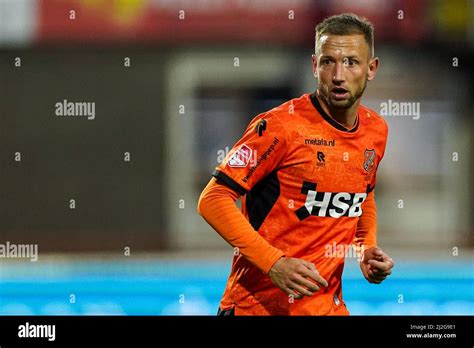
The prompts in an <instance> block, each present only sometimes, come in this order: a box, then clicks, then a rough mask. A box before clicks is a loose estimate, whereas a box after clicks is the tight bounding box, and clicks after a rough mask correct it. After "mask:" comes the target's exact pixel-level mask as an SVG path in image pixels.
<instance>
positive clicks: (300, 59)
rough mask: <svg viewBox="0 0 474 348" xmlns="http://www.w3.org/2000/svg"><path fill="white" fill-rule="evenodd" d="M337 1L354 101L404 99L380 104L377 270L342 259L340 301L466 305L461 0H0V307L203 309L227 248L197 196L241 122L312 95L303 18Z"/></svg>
mask: <svg viewBox="0 0 474 348" xmlns="http://www.w3.org/2000/svg"><path fill="white" fill-rule="evenodd" d="M342 12H354V13H356V14H358V15H362V16H366V17H367V18H368V19H369V20H371V21H372V22H373V23H374V25H375V51H376V55H377V56H378V57H380V59H381V66H380V69H379V72H378V75H377V78H376V79H375V81H373V82H371V83H369V85H368V88H367V90H366V94H365V97H364V102H363V103H364V104H365V105H367V106H369V107H371V108H373V109H374V110H375V111H377V112H379V113H381V112H383V110H382V109H383V107H384V105H388V104H389V103H392V104H393V103H415V104H413V105H418V106H419V114H415V113H414V111H413V112H411V113H408V114H407V115H398V116H397V115H396V113H395V112H390V110H389V112H388V113H386V114H385V115H384V117H385V119H386V120H387V122H388V124H389V141H388V146H387V151H386V154H385V158H384V160H383V161H382V164H381V167H380V169H379V173H378V184H377V191H376V195H377V205H378V231H379V232H378V234H379V245H380V246H381V247H382V248H383V249H384V250H385V251H386V252H387V253H388V254H390V255H391V256H392V257H393V258H394V259H395V261H396V268H395V269H394V274H393V275H392V276H391V278H390V279H389V280H388V281H386V282H385V283H384V284H382V285H371V284H368V283H367V282H366V281H365V279H363V277H362V275H361V274H360V271H359V270H358V266H357V260H356V259H355V258H350V257H349V258H348V259H347V267H346V270H345V272H344V278H343V279H344V280H343V284H344V285H343V291H344V298H345V301H346V303H347V307H348V309H349V311H350V312H351V313H352V314H364V315H365V314H368V315H390V314H409V315H412V314H413V315H414V314H442V315H450V314H469V315H472V314H474V268H473V255H474V253H473V250H474V249H473V248H474V219H473V216H474V208H473V206H474V188H473V179H472V174H473V172H474V152H473V151H472V150H473V137H474V125H473V116H474V115H473V112H472V110H473V107H474V105H473V100H474V99H473V97H474V95H473V94H474V93H473V92H474V89H473V76H474V74H473V72H474V71H473V70H474V65H473V64H472V62H473V51H474V6H473V3H472V1H468V0H454V1H448V0H446V1H441V0H433V1H425V0H418V1H409V0H386V1H378V0H358V1H355V0H353V1H348V0H326V1H309V0H274V1H269V0H228V1H226V0H177V1H170V0H69V1H67V0H0V168H1V170H0V314H2V315H12V314H33V315H41V314H46V315H50V314H51V315H54V314H74V315H75V314H78V315H81V314H130V315H136V314H149V315H165V314H171V315H181V314H204V315H208V314H210V315H213V314H215V313H216V311H217V306H218V302H219V299H220V296H221V295H222V293H223V291H224V287H225V283H226V279H227V276H228V273H229V271H230V266H231V259H232V248H231V247H230V246H228V245H227V244H226V243H225V242H224V241H223V240H222V239H221V238H220V237H219V236H218V235H217V233H216V232H214V231H213V230H212V228H210V227H209V226H208V225H207V224H206V223H205V222H204V220H203V219H202V218H201V217H200V216H199V215H198V214H197V213H196V205H197V200H198V197H199V194H200V192H201V190H202V189H203V188H204V186H205V185H206V183H207V182H208V180H209V179H210V175H211V173H212V171H213V170H214V168H215V166H217V165H218V164H219V162H220V161H222V160H223V158H224V156H225V154H226V153H227V152H228V151H229V149H231V148H232V146H233V144H234V143H235V142H236V141H237V140H238V138H239V137H240V135H241V134H242V132H243V131H244V129H245V128H246V125H247V124H248V122H249V121H250V120H251V119H252V118H253V117H254V116H255V115H257V114H258V113H260V112H263V111H265V110H268V109H270V108H272V107H275V106H277V105H279V104H280V103H282V102H284V101H286V100H288V99H291V98H295V97H299V96H300V95H301V94H303V93H311V92H313V91H314V89H315V86H316V82H315V80H314V78H313V76H312V70H311V54H312V52H313V50H314V27H315V25H316V24H317V23H318V22H319V21H321V20H322V19H323V18H325V17H327V16H329V15H333V14H338V13H342ZM64 101H66V102H87V103H94V106H95V115H94V118H93V119H92V118H91V119H89V118H88V117H76V116H74V117H66V116H57V106H56V105H57V103H61V104H63V102H64ZM392 111H393V110H392ZM12 244H15V245H20V244H25V245H37V247H38V260H37V261H31V260H30V259H29V258H26V257H15V256H12V253H10V254H8V253H7V252H6V249H8V248H9V245H10V246H11V245H12ZM2 245H4V247H3V249H2ZM2 250H3V253H2Z"/></svg>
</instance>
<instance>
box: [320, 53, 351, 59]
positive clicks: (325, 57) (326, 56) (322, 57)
mask: <svg viewBox="0 0 474 348" xmlns="http://www.w3.org/2000/svg"><path fill="white" fill-rule="evenodd" d="M327 58H329V59H334V57H333V56H328V55H326V54H325V55H322V56H321V57H320V58H319V59H327ZM343 59H360V57H359V56H357V55H350V56H345V57H343Z"/></svg>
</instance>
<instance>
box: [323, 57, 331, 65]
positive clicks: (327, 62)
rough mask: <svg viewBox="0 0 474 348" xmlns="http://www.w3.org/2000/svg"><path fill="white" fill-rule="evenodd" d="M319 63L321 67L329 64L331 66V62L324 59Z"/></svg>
mask: <svg viewBox="0 0 474 348" xmlns="http://www.w3.org/2000/svg"><path fill="white" fill-rule="evenodd" d="M321 63H322V64H323V65H329V64H331V60H330V59H327V58H325V59H323V60H322V61H321Z"/></svg>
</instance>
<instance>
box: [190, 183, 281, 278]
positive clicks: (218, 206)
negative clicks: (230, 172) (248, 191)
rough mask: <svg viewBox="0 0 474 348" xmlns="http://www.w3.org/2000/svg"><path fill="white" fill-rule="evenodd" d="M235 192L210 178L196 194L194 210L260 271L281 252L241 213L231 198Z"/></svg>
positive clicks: (236, 197) (271, 263)
mask: <svg viewBox="0 0 474 348" xmlns="http://www.w3.org/2000/svg"><path fill="white" fill-rule="evenodd" d="M238 198H239V194H237V193H236V192H234V191H233V190H232V189H230V188H228V187H227V186H225V185H222V184H219V183H217V182H216V179H214V178H213V179H212V180H211V181H210V182H209V184H208V185H207V186H206V188H205V189H204V191H203V192H202V194H201V197H200V198H199V203H198V212H199V214H201V216H202V217H203V218H204V219H205V220H206V221H207V222H208V223H209V225H211V226H212V227H213V228H214V229H215V230H216V231H217V232H218V233H219V234H220V235H221V236H222V238H224V239H225V240H226V241H227V242H228V243H229V244H230V245H232V246H233V247H234V248H238V250H239V253H241V254H242V255H243V256H244V257H245V258H246V259H247V260H249V261H250V262H251V263H252V264H254V265H255V266H257V267H258V268H259V269H260V270H262V271H263V272H264V273H268V272H269V271H270V269H271V268H272V266H273V264H274V263H275V262H276V261H277V260H278V259H279V258H280V257H282V256H283V252H282V251H281V250H279V249H277V248H275V247H273V246H272V245H271V244H270V243H268V242H267V241H266V240H265V239H264V238H263V237H262V236H260V234H258V232H256V231H255V230H254V229H253V227H252V225H250V223H249V222H248V220H247V219H246V218H245V217H244V216H243V215H242V213H241V212H240V210H239V209H238V207H237V206H236V204H235V202H236V200H237V199H238Z"/></svg>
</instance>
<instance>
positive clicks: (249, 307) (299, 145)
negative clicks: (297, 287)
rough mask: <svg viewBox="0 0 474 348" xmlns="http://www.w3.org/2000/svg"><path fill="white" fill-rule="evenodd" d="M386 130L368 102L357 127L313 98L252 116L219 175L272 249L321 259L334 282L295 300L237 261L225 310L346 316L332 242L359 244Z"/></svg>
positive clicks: (324, 274)
mask: <svg viewBox="0 0 474 348" xmlns="http://www.w3.org/2000/svg"><path fill="white" fill-rule="evenodd" d="M387 132H388V129H387V125H386V123H385V121H384V120H383V119H382V118H381V117H380V116H379V115H377V114H376V113H375V112H374V111H373V110H370V109H368V108H366V107H364V106H362V105H361V106H360V107H359V109H358V115H357V118H356V123H355V125H354V127H353V128H352V129H349V130H348V129H345V128H344V127H343V126H341V125H340V124H339V123H337V122H336V121H334V120H333V119H332V118H331V117H330V116H329V115H327V114H326V113H325V112H324V110H323V109H322V107H321V105H320V104H319V102H318V100H317V98H316V97H315V95H314V94H311V95H310V94H304V95H303V96H301V97H300V98H296V99H292V100H290V101H288V102H286V103H284V104H282V105H280V106H278V107H276V108H274V109H272V110H270V111H268V112H266V113H263V114H260V115H258V116H257V117H255V118H254V119H253V120H252V122H251V123H250V125H249V126H248V128H247V130H246V131H245V133H244V135H243V137H242V138H241V139H240V140H239V141H238V142H237V144H236V145H235V146H234V147H233V149H232V151H231V152H230V153H229V155H228V156H227V157H226V159H225V160H224V162H223V163H222V164H221V165H220V166H218V167H217V168H216V171H215V172H214V174H213V175H214V177H215V178H216V179H217V181H218V182H220V183H223V184H225V185H226V186H228V187H230V188H232V189H233V190H234V191H236V192H238V193H240V194H242V195H244V197H243V199H242V213H243V214H244V216H245V217H246V218H247V219H248V221H249V222H250V224H251V225H252V226H253V228H254V229H255V230H256V231H258V233H259V234H260V235H261V236H262V237H263V238H264V239H265V240H266V241H268V243H270V244H271V245H272V246H273V247H275V248H277V249H279V250H281V251H282V252H283V254H284V255H285V256H286V257H295V258H301V259H305V260H307V261H310V262H312V263H314V264H315V266H316V268H317V269H318V271H319V273H320V274H321V276H322V277H324V278H325V279H326V280H327V281H328V284H329V285H328V287H327V288H322V289H321V290H320V291H318V292H317V293H315V294H314V295H313V296H311V297H304V298H303V299H301V300H292V299H291V298H290V297H289V296H288V295H287V294H285V293H284V292H283V291H282V290H280V289H279V288H277V287H276V286H275V285H273V283H272V282H271V280H270V278H269V277H268V275H266V274H264V273H263V272H262V271H261V270H260V269H258V268H257V267H256V266H255V265H254V264H252V263H251V262H249V261H248V260H247V259H246V258H244V257H243V256H242V255H236V256H234V259H233V263H232V271H231V274H230V276H229V279H228V282H227V286H226V289H225V293H224V296H223V298H222V301H221V308H223V309H229V308H235V314H236V315H242V314H250V315H252V314H253V315H268V314H271V315H327V314H329V315H330V314H341V315H344V314H348V311H347V309H346V308H345V304H344V302H343V300H342V291H341V278H342V272H343V267H344V255H340V253H334V251H335V250H337V248H335V246H349V245H351V244H352V243H353V242H354V238H355V234H356V230H357V224H358V220H359V217H360V216H361V215H362V213H363V209H362V208H363V207H362V204H363V203H364V201H365V200H366V199H367V196H368V195H369V194H370V193H371V192H372V191H373V189H374V187H375V177H376V171H377V167H378V164H379V163H380V161H381V159H382V157H383V155H384V152H385V145H386V139H387ZM372 195H373V193H372ZM372 243H375V241H373V242H372Z"/></svg>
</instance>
